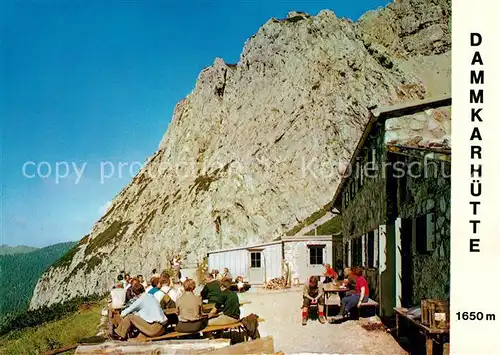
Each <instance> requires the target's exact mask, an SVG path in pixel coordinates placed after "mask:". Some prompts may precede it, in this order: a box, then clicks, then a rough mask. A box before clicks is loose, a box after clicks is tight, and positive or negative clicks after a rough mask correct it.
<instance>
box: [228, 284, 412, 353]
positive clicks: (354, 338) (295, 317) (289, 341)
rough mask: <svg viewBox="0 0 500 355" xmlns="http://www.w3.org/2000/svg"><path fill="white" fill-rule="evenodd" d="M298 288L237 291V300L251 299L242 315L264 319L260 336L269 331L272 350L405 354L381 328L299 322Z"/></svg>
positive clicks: (357, 324) (353, 324)
mask: <svg viewBox="0 0 500 355" xmlns="http://www.w3.org/2000/svg"><path fill="white" fill-rule="evenodd" d="M301 291H302V290H301V289H300V290H299V289H287V290H282V291H268V290H264V289H261V288H252V289H251V290H250V291H248V292H245V293H240V294H238V296H239V298H240V300H241V301H243V300H245V301H251V302H252V303H251V304H246V305H244V306H243V307H242V308H241V311H242V316H246V315H248V314H250V313H255V314H257V315H258V316H260V317H262V318H264V319H265V322H263V323H260V325H259V331H260V334H261V336H262V337H265V336H269V335H271V336H272V337H273V339H274V347H275V350H276V351H283V352H284V353H285V354H286V355H289V354H299V353H300V354H305V353H315V354H370V355H371V354H375V355H376V354H383V355H386V354H391V355H397V354H407V353H406V352H405V351H404V350H403V349H402V348H401V347H400V346H399V344H398V343H397V342H396V341H395V340H394V339H393V338H392V337H391V336H390V335H389V334H387V333H386V332H384V331H367V330H365V329H363V328H362V327H361V326H360V325H359V323H358V321H346V322H344V323H341V324H328V323H326V324H321V323H319V322H318V321H313V320H309V322H308V324H307V325H306V326H303V325H302V324H301V322H302V319H301V310H300V306H301V304H302V292H301Z"/></svg>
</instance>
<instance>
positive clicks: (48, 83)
mask: <svg viewBox="0 0 500 355" xmlns="http://www.w3.org/2000/svg"><path fill="white" fill-rule="evenodd" d="M388 2H389V1H387V0H365V1H356V2H347V1H314V0H310V1H306V0H304V1H287V2H285V1H272V0H268V1H237V0H234V1H198V2H196V1H161V2H160V1H135V2H132V1H2V4H1V5H0V6H1V15H0V20H1V29H0V32H1V36H2V38H1V44H0V45H1V55H2V57H1V62H0V65H1V68H0V69H1V72H0V75H1V80H0V81H1V92H0V95H1V102H0V103H1V112H0V115H1V119H2V125H1V142H2V146H1V155H2V166H1V186H2V190H1V202H2V210H1V229H0V232H1V234H0V243H5V244H10V245H18V244H27V245H34V246H45V245H49V244H54V243H57V242H62V241H69V240H78V239H80V238H81V237H82V236H83V235H84V234H86V233H88V232H89V231H90V229H91V227H92V225H93V223H94V222H95V221H96V220H97V219H98V218H99V217H100V216H101V214H102V211H103V208H102V207H103V206H104V205H105V204H106V203H107V202H108V201H110V200H111V199H112V198H113V197H114V196H115V195H116V194H117V193H118V192H119V191H120V190H121V189H122V188H123V187H124V186H125V185H126V184H127V183H128V182H129V181H130V179H131V178H132V176H131V174H134V173H135V172H136V171H137V169H134V170H132V171H131V174H130V173H129V172H128V171H127V172H126V173H124V174H123V176H122V177H121V178H120V177H118V176H115V178H112V179H107V180H106V181H105V182H104V183H101V181H100V174H99V171H100V163H101V162H104V161H110V162H113V163H114V164H118V162H134V161H138V162H141V163H143V162H144V161H145V159H146V158H147V157H148V156H150V155H151V154H152V153H154V151H155V150H156V148H157V147H158V144H159V142H160V140H161V137H162V136H163V134H164V132H165V131H166V128H167V126H168V123H169V121H170V118H171V115H172V112H173V108H174V106H175V104H176V103H177V102H178V101H179V100H181V99H182V98H183V97H185V96H186V95H187V94H189V92H190V91H191V90H192V88H193V87H194V84H195V81H196V78H197V76H198V74H199V72H200V71H201V70H202V69H203V68H205V67H206V66H208V65H211V64H212V63H213V60H214V58H215V57H221V58H223V59H224V60H225V61H226V62H229V63H236V62H237V61H238V58H239V55H240V53H241V50H242V48H243V45H244V43H245V41H246V40H247V39H248V38H249V37H251V36H252V35H253V34H254V33H255V32H256V31H257V30H258V28H259V27H260V26H261V25H262V24H263V23H265V22H266V21H267V20H268V19H269V18H271V17H277V18H283V17H286V15H287V13H288V11H290V10H297V11H305V12H308V13H310V14H313V15H316V14H317V13H318V12H319V11H320V10H322V9H326V8H328V9H331V10H333V11H334V12H335V13H336V14H337V16H341V17H348V18H351V19H354V20H355V19H357V18H358V17H359V16H360V15H361V14H363V13H364V12H365V11H367V10H371V9H375V8H377V7H379V6H385V5H386V4H387V3H388ZM26 162H34V163H35V164H40V163H41V162H46V163H43V164H42V165H40V167H41V170H40V172H41V175H43V176H46V175H47V173H48V172H49V171H48V169H47V167H48V166H50V168H51V171H50V173H51V174H50V175H49V176H48V177H46V178H42V177H34V178H28V177H25V176H24V174H23V166H24V164H25V163H26ZM57 162H67V163H68V164H70V165H71V164H75V165H74V166H76V167H78V168H79V169H81V168H82V164H84V163H85V164H86V165H85V169H84V170H83V174H82V175H81V176H82V177H81V178H80V180H79V181H78V183H76V184H75V182H76V181H77V178H78V174H77V173H75V171H74V169H73V167H71V166H70V168H71V169H70V171H71V172H70V173H69V174H68V177H66V178H61V179H60V181H56V180H55V168H56V163H57ZM26 167H27V169H26V170H25V172H26V175H28V176H32V175H33V174H35V172H36V168H35V166H34V165H33V164H32V165H27V166H26ZM59 169H60V172H61V173H64V171H65V170H64V166H63V165H61V164H59Z"/></svg>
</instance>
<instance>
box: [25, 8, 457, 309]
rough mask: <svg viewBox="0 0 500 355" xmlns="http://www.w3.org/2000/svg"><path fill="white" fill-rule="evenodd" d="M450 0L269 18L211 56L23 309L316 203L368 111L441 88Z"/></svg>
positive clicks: (238, 235)
mask: <svg viewBox="0 0 500 355" xmlns="http://www.w3.org/2000/svg"><path fill="white" fill-rule="evenodd" d="M450 11H451V5H450V1H446V0H433V1H431V0H426V1H425V0H408V1H399V2H395V3H392V4H390V5H388V7H386V8H384V9H379V10H377V11H372V12H369V13H367V14H365V15H364V16H363V17H362V18H361V19H360V20H359V21H357V22H356V23H354V22H352V21H350V20H347V19H341V18H338V17H336V16H335V14H334V13H333V12H332V11H329V10H324V11H321V12H320V13H319V14H318V15H317V16H310V15H307V14H304V13H290V14H289V16H288V18H286V19H281V20H279V19H274V18H273V19H271V20H269V21H268V22H267V23H265V24H264V25H263V26H262V27H261V28H260V29H259V31H258V32H257V33H256V34H255V35H254V36H253V37H252V38H250V39H249V40H248V41H247V43H246V44H245V46H244V49H243V52H242V54H241V57H240V60H239V62H238V63H236V64H228V63H225V62H224V61H223V60H222V59H219V58H217V59H215V61H214V63H213V65H212V66H210V67H208V68H206V69H204V70H203V71H202V72H201V73H200V75H199V77H198V80H197V82H196V85H195V88H194V90H193V91H192V93H191V94H190V95H189V96H188V97H186V98H185V99H184V100H182V101H181V102H179V103H178V104H177V106H176V108H175V111H174V114H173V118H172V120H171V123H170V125H169V127H168V131H167V133H166V134H165V136H164V138H163V139H162V141H161V143H160V145H159V148H158V150H157V151H156V153H154V155H153V156H152V157H150V158H149V159H148V162H147V165H146V166H145V167H144V168H143V169H142V170H141V171H140V172H139V173H138V174H137V176H136V177H134V179H133V180H132V181H131V182H130V183H129V184H128V186H126V187H125V188H124V189H123V191H121V192H120V193H119V194H118V196H116V197H115V199H114V200H113V203H112V206H111V207H110V209H109V210H108V212H107V213H106V214H105V215H104V216H103V217H102V218H101V219H100V220H99V221H97V222H96V223H95V225H94V227H93V229H92V231H91V233H90V234H89V235H87V236H85V237H84V238H83V239H82V240H81V241H80V242H79V244H78V245H77V246H76V247H75V248H73V249H72V250H71V251H70V252H69V253H68V254H67V255H66V256H65V257H64V258H63V259H61V260H60V261H59V262H57V263H56V264H55V265H53V266H52V267H51V268H50V269H49V270H48V271H47V272H46V273H45V274H44V275H43V276H42V278H41V279H40V280H39V282H38V284H37V286H36V290H35V293H34V296H33V299H32V301H31V308H37V307H40V306H42V305H46V304H52V303H54V302H59V301H62V300H65V299H69V298H72V297H74V296H78V295H88V294H92V293H104V292H106V291H107V290H108V289H109V287H110V282H111V280H112V279H114V278H115V277H116V273H117V272H118V271H119V270H122V269H124V268H125V269H126V270H127V271H129V272H130V273H132V274H135V273H139V272H141V273H145V274H147V273H148V271H149V270H151V269H152V268H153V267H156V268H162V267H165V266H166V265H167V264H168V263H169V261H170V260H171V258H172V257H173V256H174V254H178V253H181V254H182V256H183V257H186V258H187V261H188V262H195V261H198V260H200V259H201V258H202V257H203V256H204V255H205V253H206V251H207V250H209V249H214V248H215V249H218V248H221V247H224V248H225V247H230V246H237V245H248V244H252V243H257V242H263V241H269V240H272V239H275V238H277V237H279V236H280V235H283V234H284V233H286V232H287V231H289V230H291V229H292V228H294V227H296V226H297V225H298V224H300V222H301V221H303V220H304V219H305V218H307V217H308V216H310V215H311V214H313V213H315V212H317V211H321V210H323V209H324V206H325V205H327V204H328V203H329V202H330V201H331V199H332V197H333V194H334V192H335V189H336V187H337V184H338V181H339V170H342V169H343V167H341V165H342V164H344V163H345V162H346V161H347V160H348V159H349V157H350V154H351V153H352V150H353V149H354V147H355V145H356V143H357V140H358V139H359V137H360V135H361V132H362V130H363V128H364V125H365V123H366V122H367V120H368V116H369V108H370V107H372V106H375V105H388V104H393V103H396V102H399V101H403V100H414V99H419V98H424V97H429V96H432V95H438V94H442V93H445V92H447V91H448V92H449V87H450V83H449V82H450V77H449V75H450V71H451V64H450V49H451V35H450V16H451V13H450Z"/></svg>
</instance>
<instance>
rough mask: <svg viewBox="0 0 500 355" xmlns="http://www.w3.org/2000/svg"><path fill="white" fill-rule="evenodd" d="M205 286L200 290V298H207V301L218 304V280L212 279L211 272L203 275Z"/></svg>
mask: <svg viewBox="0 0 500 355" xmlns="http://www.w3.org/2000/svg"><path fill="white" fill-rule="evenodd" d="M205 281H206V283H205V286H204V287H203V290H201V292H200V295H201V299H202V300H207V301H208V303H214V304H215V305H216V306H217V305H220V303H221V302H220V301H221V299H220V298H221V296H220V294H221V290H220V282H219V280H216V279H214V276H213V275H212V274H209V273H207V274H206V275H205Z"/></svg>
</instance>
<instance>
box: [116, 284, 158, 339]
mask: <svg viewBox="0 0 500 355" xmlns="http://www.w3.org/2000/svg"><path fill="white" fill-rule="evenodd" d="M131 288H132V289H133V291H134V294H135V295H138V296H139V297H138V298H137V299H136V300H135V301H134V303H132V305H130V306H129V307H127V308H125V309H124V310H123V311H122V312H121V314H120V317H121V319H120V320H119V323H118V326H117V328H116V329H115V334H116V336H118V337H119V339H120V340H124V339H127V338H128V337H129V331H130V330H131V328H132V326H134V327H135V328H137V329H138V330H139V331H140V332H141V333H142V334H144V335H146V336H148V337H156V336H160V335H162V334H163V332H164V330H165V329H164V325H165V323H166V321H167V317H165V314H164V313H163V310H162V309H161V307H160V304H159V303H158V301H157V300H156V299H155V297H154V296H153V295H152V294H149V293H146V292H144V287H143V286H142V285H141V284H140V283H139V282H136V283H135V284H133V286H131ZM116 336H115V338H116Z"/></svg>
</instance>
